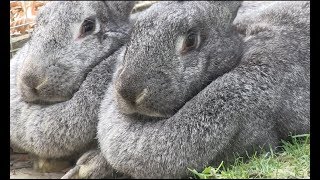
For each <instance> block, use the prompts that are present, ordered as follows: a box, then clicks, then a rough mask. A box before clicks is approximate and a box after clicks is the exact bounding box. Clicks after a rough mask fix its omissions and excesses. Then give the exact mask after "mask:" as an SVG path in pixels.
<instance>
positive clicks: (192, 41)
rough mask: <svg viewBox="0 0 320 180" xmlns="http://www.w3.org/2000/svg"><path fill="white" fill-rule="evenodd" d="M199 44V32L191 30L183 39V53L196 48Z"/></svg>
mask: <svg viewBox="0 0 320 180" xmlns="http://www.w3.org/2000/svg"><path fill="white" fill-rule="evenodd" d="M198 44H199V34H198V33H197V32H194V31H190V32H189V33H188V35H187V36H186V38H185V39H184V41H183V45H182V49H181V53H186V52H188V51H191V50H193V49H196V48H197V46H198Z"/></svg>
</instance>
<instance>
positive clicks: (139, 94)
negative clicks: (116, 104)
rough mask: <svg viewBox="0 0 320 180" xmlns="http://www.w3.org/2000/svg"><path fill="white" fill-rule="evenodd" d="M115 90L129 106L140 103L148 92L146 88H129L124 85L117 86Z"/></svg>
mask: <svg viewBox="0 0 320 180" xmlns="http://www.w3.org/2000/svg"><path fill="white" fill-rule="evenodd" d="M116 91H117V93H118V95H120V96H121V98H122V99H123V100H125V102H126V103H128V104H130V105H131V106H135V105H139V104H141V103H142V102H143V101H144V99H145V97H146V95H147V92H148V91H147V89H146V88H145V89H143V90H142V91H141V90H137V89H135V88H133V87H132V88H130V87H125V86H117V88H116Z"/></svg>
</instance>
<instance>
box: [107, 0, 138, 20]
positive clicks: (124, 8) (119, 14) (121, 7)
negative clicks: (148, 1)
mask: <svg viewBox="0 0 320 180" xmlns="http://www.w3.org/2000/svg"><path fill="white" fill-rule="evenodd" d="M104 2H105V3H106V5H107V7H108V8H109V9H110V11H111V12H112V14H113V15H114V16H113V18H116V19H119V20H124V21H127V20H128V18H129V16H130V13H131V11H132V9H133V6H134V5H135V1H104Z"/></svg>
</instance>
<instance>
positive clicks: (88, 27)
mask: <svg viewBox="0 0 320 180" xmlns="http://www.w3.org/2000/svg"><path fill="white" fill-rule="evenodd" d="M95 25H96V23H95V19H86V20H84V21H83V23H82V25H81V29H80V37H84V36H87V35H89V34H91V33H92V32H93V31H94V30H95Z"/></svg>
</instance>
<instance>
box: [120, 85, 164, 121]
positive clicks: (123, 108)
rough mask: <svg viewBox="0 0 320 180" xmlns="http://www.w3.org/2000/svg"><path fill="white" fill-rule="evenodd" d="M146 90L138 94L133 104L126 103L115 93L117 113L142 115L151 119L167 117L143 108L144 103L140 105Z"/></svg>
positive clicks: (126, 101) (148, 108)
mask: <svg viewBox="0 0 320 180" xmlns="http://www.w3.org/2000/svg"><path fill="white" fill-rule="evenodd" d="M146 92H147V90H146V89H145V90H143V91H142V93H141V94H139V95H138V96H137V98H136V100H135V101H134V102H131V101H128V100H126V99H124V98H123V97H122V96H121V95H120V94H119V93H117V91H116V93H115V99H116V105H117V107H118V109H119V111H120V112H121V113H123V114H127V115H131V114H142V115H145V116H151V117H167V115H165V114H163V113H161V112H159V111H156V110H153V109H151V108H150V107H147V106H145V104H144V103H141V102H142V101H143V99H144V98H145V96H146Z"/></svg>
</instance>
